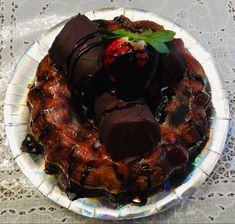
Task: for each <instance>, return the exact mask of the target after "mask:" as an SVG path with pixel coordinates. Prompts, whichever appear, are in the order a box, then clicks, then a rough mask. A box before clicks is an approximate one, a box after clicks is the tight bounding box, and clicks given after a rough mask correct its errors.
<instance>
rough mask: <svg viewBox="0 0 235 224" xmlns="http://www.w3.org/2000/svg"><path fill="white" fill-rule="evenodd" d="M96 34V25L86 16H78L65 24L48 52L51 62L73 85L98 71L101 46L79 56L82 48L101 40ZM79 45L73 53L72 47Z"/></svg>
mask: <svg viewBox="0 0 235 224" xmlns="http://www.w3.org/2000/svg"><path fill="white" fill-rule="evenodd" d="M96 32H97V27H96V25H95V24H94V23H93V22H92V21H90V20H89V19H88V18H87V17H86V16H84V15H80V14H78V15H77V16H75V17H73V18H72V19H70V20H69V21H68V22H67V23H66V24H65V26H64V27H63V29H62V30H61V31H60V33H59V34H58V35H57V37H56V38H55V40H54V42H53V44H52V46H51V48H50V50H49V56H50V58H51V59H52V61H53V62H54V63H55V64H56V66H57V67H58V68H60V69H63V70H64V71H65V73H66V74H67V75H68V77H69V78H70V79H72V81H73V84H75V85H76V84H78V83H79V81H80V80H81V79H82V78H84V77H86V76H88V75H93V74H95V73H96V71H97V70H98V64H99V56H100V55H101V54H102V52H103V46H102V45H98V46H94V47H92V48H91V49H90V50H89V51H87V52H86V53H85V54H82V55H81V56H80V53H81V52H82V50H83V49H84V48H86V47H87V46H90V45H93V44H96V43H98V42H100V41H101V40H102V38H101V36H100V35H99V34H98V33H96ZM82 42H83V43H82ZM80 43H82V44H81V46H79V47H78V48H77V49H76V50H75V51H74V47H75V46H76V45H77V44H80ZM73 51H74V52H73ZM79 84H80V83H79Z"/></svg>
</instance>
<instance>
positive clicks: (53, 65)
mask: <svg viewBox="0 0 235 224" xmlns="http://www.w3.org/2000/svg"><path fill="white" fill-rule="evenodd" d="M173 37H174V32H172V31H167V30H164V27H163V26H161V25H159V24H157V23H155V22H152V21H130V20H129V19H128V18H126V17H125V16H122V15H121V16H119V17H116V18H114V19H113V20H94V21H91V20H89V19H88V18H87V17H86V16H84V15H81V14H78V15H77V16H75V17H73V18H71V19H70V20H69V21H68V22H67V23H66V24H65V26H64V27H63V29H62V30H61V32H60V33H59V34H58V35H57V37H56V38H55V40H54V42H53V44H52V46H51V48H50V49H49V52H48V55H46V56H45V57H44V59H43V60H42V61H41V62H40V64H39V66H38V69H37V73H36V78H35V81H34V83H33V85H32V86H31V88H30V91H29V93H28V106H29V109H30V122H29V126H30V131H31V133H30V134H29V135H28V136H27V137H26V139H25V140H24V142H23V150H25V151H27V152H30V153H41V154H43V155H44V159H45V172H46V173H48V174H51V175H57V176H58V180H59V185H60V187H61V189H63V190H64V191H65V192H67V193H68V196H69V197H70V198H71V199H76V198H79V197H98V196H104V197H108V198H110V199H111V200H113V201H115V202H119V203H125V202H128V201H131V199H132V198H133V197H134V196H137V197H139V198H141V200H140V201H141V203H142V202H143V201H146V200H145V199H146V198H147V196H149V195H150V194H151V193H153V192H155V191H156V189H158V187H159V186H161V184H162V183H164V181H166V180H167V179H168V178H169V177H170V176H171V174H172V173H174V172H175V171H176V170H183V169H184V168H185V167H187V164H188V161H189V159H190V158H191V157H193V156H194V155H195V153H197V152H199V151H200V149H201V148H202V147H203V145H204V144H205V143H206V141H207V138H208V133H209V124H208V121H209V117H210V109H211V98H210V96H209V95H208V93H207V92H206V91H205V84H204V80H205V78H206V76H205V73H204V71H203V68H202V66H201V65H200V63H199V62H198V61H197V60H196V59H195V58H193V57H192V56H191V55H190V54H189V52H188V51H187V50H186V49H185V47H184V43H183V41H182V40H181V39H176V38H173ZM124 199H125V200H124ZM141 203H140V204H141Z"/></svg>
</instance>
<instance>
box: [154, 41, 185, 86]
mask: <svg viewBox="0 0 235 224" xmlns="http://www.w3.org/2000/svg"><path fill="white" fill-rule="evenodd" d="M167 46H168V48H169V50H170V53H169V54H161V56H160V61H159V70H158V75H159V76H160V79H161V80H160V82H161V87H165V86H168V87H169V86H171V85H173V86H177V85H178V83H179V81H180V80H181V79H182V78H183V74H184V73H185V71H186V64H185V61H184V58H183V57H182V56H181V55H180V54H179V52H178V51H177V49H176V48H175V47H174V45H173V44H172V43H167Z"/></svg>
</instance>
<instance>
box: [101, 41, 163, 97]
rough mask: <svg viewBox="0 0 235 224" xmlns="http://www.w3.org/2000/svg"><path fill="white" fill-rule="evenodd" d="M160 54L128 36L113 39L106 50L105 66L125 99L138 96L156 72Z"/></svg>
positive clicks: (110, 78) (116, 89) (120, 94)
mask: <svg viewBox="0 0 235 224" xmlns="http://www.w3.org/2000/svg"><path fill="white" fill-rule="evenodd" d="M158 57H159V54H158V53H157V52H156V51H154V50H153V49H151V47H149V46H147V44H146V43H145V42H144V41H143V40H140V41H136V42H135V41H130V40H129V38H128V37H123V38H118V39H115V40H114V41H112V42H111V43H110V44H109V45H108V47H107V48H106V51H105V57H104V68H105V71H106V73H107V75H108V78H109V80H110V82H111V84H112V86H113V88H114V89H115V91H116V93H115V95H116V96H118V97H119V98H121V99H123V100H133V99H136V98H138V97H139V96H140V95H141V94H142V92H143V90H144V88H145V87H146V86H147V84H148V80H149V79H150V77H151V75H152V74H153V73H155V71H156V68H157V65H158Z"/></svg>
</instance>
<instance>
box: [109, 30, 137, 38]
mask: <svg viewBox="0 0 235 224" xmlns="http://www.w3.org/2000/svg"><path fill="white" fill-rule="evenodd" d="M112 33H114V34H115V35H117V36H119V37H129V38H130V39H136V38H137V37H136V34H135V33H132V32H130V31H127V30H124V29H119V30H113V31H112Z"/></svg>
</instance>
